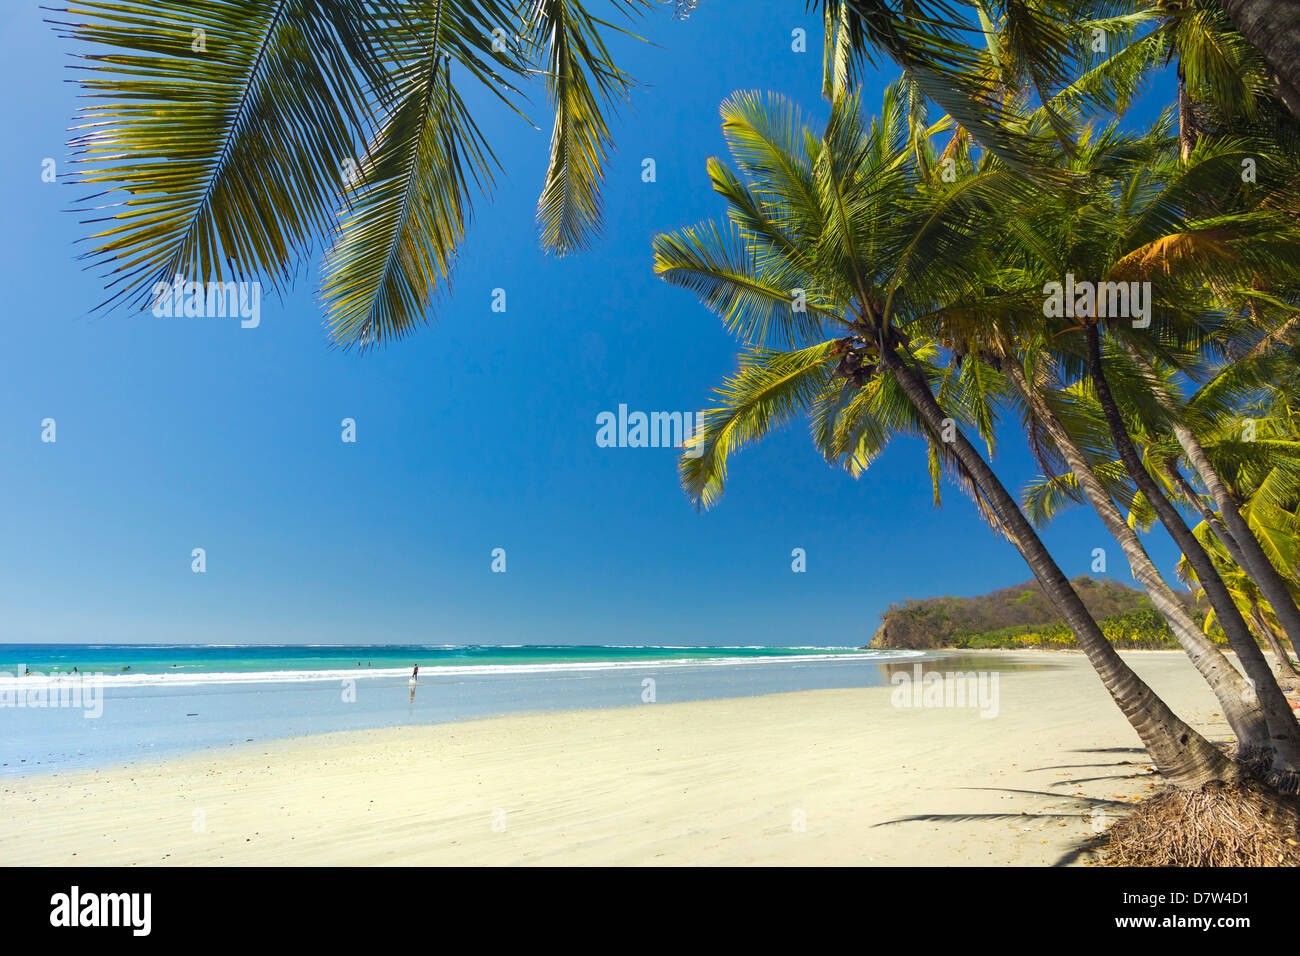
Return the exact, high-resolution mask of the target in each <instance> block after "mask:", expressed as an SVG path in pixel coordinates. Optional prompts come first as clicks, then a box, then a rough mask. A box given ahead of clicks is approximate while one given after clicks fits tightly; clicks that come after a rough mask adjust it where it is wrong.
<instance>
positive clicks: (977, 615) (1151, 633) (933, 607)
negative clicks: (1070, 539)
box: [871, 576, 1204, 649]
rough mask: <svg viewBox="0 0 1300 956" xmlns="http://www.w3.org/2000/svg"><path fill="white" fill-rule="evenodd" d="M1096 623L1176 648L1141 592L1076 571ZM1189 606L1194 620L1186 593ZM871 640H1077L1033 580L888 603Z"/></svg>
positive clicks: (1119, 638) (882, 644)
mask: <svg viewBox="0 0 1300 956" xmlns="http://www.w3.org/2000/svg"><path fill="white" fill-rule="evenodd" d="M1072 583H1073V585H1074V587H1075V589H1076V590H1077V591H1078V592H1079V595H1080V596H1081V597H1082V598H1083V600H1084V603H1085V604H1087V606H1088V610H1089V611H1090V612H1092V614H1093V616H1094V617H1095V618H1096V619H1097V621H1098V623H1099V624H1100V626H1101V630H1102V634H1103V635H1104V636H1105V637H1106V639H1107V640H1108V641H1110V642H1111V643H1112V644H1113V645H1114V646H1116V647H1119V648H1128V649H1132V648H1177V647H1178V646H1179V645H1178V641H1177V640H1176V639H1175V637H1174V635H1173V632H1172V631H1171V630H1170V628H1169V625H1168V623H1167V622H1166V621H1165V619H1164V618H1163V617H1162V616H1161V615H1160V613H1159V612H1158V611H1157V610H1156V609H1155V608H1154V607H1153V606H1152V604H1151V601H1150V599H1149V598H1148V597H1147V596H1146V594H1145V593H1143V592H1141V591H1137V590H1134V589H1133V588H1129V587H1125V586H1124V585H1122V584H1118V583H1117V582H1114V581H1107V580H1095V579H1093V578H1090V577H1087V576H1083V577H1079V578H1076V579H1075V580H1074V581H1073V582H1072ZM1185 597H1186V603H1187V606H1188V610H1189V612H1190V613H1191V614H1192V615H1193V616H1194V617H1195V618H1196V620H1197V621H1198V622H1200V621H1201V620H1202V619H1203V616H1204V615H1203V614H1202V613H1201V612H1198V611H1197V610H1196V609H1195V607H1194V605H1193V600H1192V596H1191V595H1190V594H1186V595H1185ZM881 619H882V624H881V627H880V630H878V631H877V632H876V635H875V637H874V638H873V639H872V642H871V646H872V647H877V648H909V649H918V648H927V647H967V648H991V647H1008V648H1015V647H1049V648H1069V647H1076V646H1077V644H1076V642H1075V639H1074V636H1073V634H1072V633H1071V631H1070V629H1069V627H1068V626H1066V624H1065V622H1064V621H1062V620H1061V618H1060V617H1059V616H1058V615H1057V614H1056V612H1055V610H1054V609H1053V608H1052V606H1051V605H1050V604H1049V603H1048V601H1047V599H1046V598H1045V597H1044V595H1043V593H1042V591H1041V590H1040V589H1039V587H1038V585H1037V583H1036V582H1033V581H1030V582H1027V583H1025V584H1022V585H1019V586H1017V587H1011V588H1002V589H1001V590H998V591H993V592H991V593H989V594H983V595H979V596H977V597H971V598H959V597H950V596H945V597H936V598H925V599H909V600H907V601H904V602H902V603H901V604H893V605H891V606H890V607H889V608H888V609H887V610H886V611H885V612H884V613H883V614H882V615H881Z"/></svg>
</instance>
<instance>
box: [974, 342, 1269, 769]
mask: <svg viewBox="0 0 1300 956" xmlns="http://www.w3.org/2000/svg"><path fill="white" fill-rule="evenodd" d="M1036 365H1037V367H1036V368H1035V369H1034V370H1032V372H1031V373H1030V374H1026V372H1025V370H1024V369H1023V368H1022V367H1021V365H1020V360H1019V359H1017V357H1016V356H1015V355H1004V356H1003V360H1002V362H1001V363H1000V367H1001V369H1002V370H1003V372H1004V373H1005V374H1006V376H1007V378H1008V379H1009V380H1010V381H1011V382H1012V383H1013V385H1014V386H1015V389H1016V391H1017V393H1018V394H1019V395H1020V397H1021V399H1022V401H1023V402H1024V403H1025V407H1026V409H1027V411H1028V414H1029V418H1030V428H1031V431H1032V429H1033V428H1041V429H1042V430H1043V431H1044V432H1045V433H1046V435H1047V436H1048V439H1049V440H1050V441H1051V442H1052V444H1053V445H1054V446H1055V447H1056V448H1057V450H1058V451H1059V452H1060V454H1061V456H1062V457H1063V458H1064V461H1065V464H1066V466H1067V467H1068V469H1069V472H1070V474H1071V475H1072V477H1073V479H1074V486H1075V488H1076V489H1077V491H1078V492H1079V493H1080V494H1081V495H1082V496H1083V498H1084V500H1086V501H1087V502H1088V503H1089V504H1090V505H1091V506H1092V508H1093V510H1094V511H1095V512H1096V513H1097V515H1098V516H1099V517H1100V518H1101V521H1102V524H1103V525H1105V527H1106V530H1107V531H1108V532H1110V534H1111V537H1113V538H1114V539H1115V541H1116V542H1117V543H1118V544H1119V546H1120V549H1121V550H1122V551H1123V552H1124V556H1125V558H1126V559H1127V560H1128V563H1129V569H1130V570H1131V571H1132V573H1133V577H1134V578H1136V579H1137V581H1138V582H1139V583H1140V584H1141V585H1142V587H1143V588H1144V589H1145V590H1146V592H1147V594H1148V595H1149V596H1150V598H1151V602H1152V604H1154V605H1155V607H1156V610H1157V611H1159V612H1160V614H1161V616H1162V617H1164V619H1165V620H1166V621H1167V622H1168V624H1169V627H1170V629H1171V630H1172V631H1173V633H1174V636H1175V638H1176V639H1177V640H1178V643H1179V644H1181V645H1182V647H1183V649H1184V650H1185V651H1186V652H1187V656H1188V657H1189V658H1190V659H1191V661H1192V663H1193V665H1195V667H1196V669H1197V671H1198V672H1199V673H1200V674H1201V676H1202V677H1204V678H1205V680H1206V682H1207V683H1208V684H1209V685H1210V687H1211V689H1212V690H1213V691H1214V694H1215V696H1216V697H1217V698H1218V701H1219V706H1220V707H1221V708H1222V709H1223V715H1224V718H1225V719H1226V720H1227V721H1228V725H1229V726H1230V727H1232V730H1233V733H1234V734H1235V735H1236V737H1237V751H1238V759H1240V760H1243V761H1247V762H1253V761H1256V760H1261V759H1265V758H1266V765H1267V764H1271V757H1272V747H1271V746H1270V743H1269V734H1268V725H1267V723H1266V722H1265V720H1264V716H1263V713H1262V712H1261V711H1260V709H1259V704H1258V701H1257V700H1255V699H1254V696H1253V695H1252V694H1250V693H1249V692H1248V686H1249V685H1247V684H1246V682H1245V680H1244V679H1243V678H1242V676H1241V674H1240V673H1239V672H1238V671H1237V669H1236V668H1234V667H1233V666H1232V664H1231V663H1230V662H1229V661H1228V660H1227V658H1226V657H1224V655H1223V653H1222V652H1221V651H1220V650H1219V649H1218V648H1217V647H1216V646H1215V645H1214V644H1213V642H1211V641H1210V640H1209V639H1208V638H1207V637H1206V635H1205V634H1204V633H1203V632H1202V631H1201V629H1200V628H1199V627H1197V625H1196V623H1195V622H1194V621H1193V620H1192V617H1191V614H1190V613H1188V611H1187V608H1186V607H1185V606H1184V604H1183V602H1182V601H1180V600H1179V599H1178V596H1177V595H1176V594H1174V591H1173V589H1172V588H1171V587H1170V586H1169V584H1168V583H1167V582H1166V581H1165V579H1164V577H1163V576H1162V575H1161V574H1160V571H1159V569H1158V568H1157V567H1156V565H1155V562H1154V561H1152V560H1151V556H1150V555H1149V554H1148V553H1147V550H1146V548H1145V547H1143V545H1142V542H1141V540H1140V539H1139V538H1138V536H1137V533H1136V532H1135V531H1134V530H1133V528H1132V527H1130V526H1129V524H1128V522H1127V521H1126V520H1125V519H1124V516H1123V514H1122V513H1121V512H1120V510H1119V507H1118V506H1117V505H1116V504H1115V501H1114V499H1113V498H1112V497H1111V494H1110V492H1109V491H1108V490H1107V489H1106V488H1105V486H1104V485H1103V483H1102V481H1101V480H1100V479H1099V478H1098V476H1097V472H1096V470H1095V465H1094V463H1093V461H1092V460H1091V459H1090V457H1089V455H1088V454H1087V453H1086V452H1085V451H1084V448H1083V446H1082V445H1081V443H1080V441H1079V440H1078V439H1076V438H1075V436H1074V435H1073V434H1071V430H1070V429H1069V428H1068V427H1067V425H1066V424H1065V422H1064V421H1063V420H1062V416H1061V414H1058V412H1057V411H1056V410H1055V409H1054V407H1053V406H1054V405H1057V406H1061V405H1064V404H1065V403H1064V402H1062V401H1061V393H1060V392H1059V391H1056V390H1054V389H1051V388H1050V387H1049V383H1048V381H1047V378H1048V376H1049V374H1050V372H1049V370H1048V369H1047V368H1046V367H1045V363H1044V362H1041V361H1040V362H1038V363H1036ZM1053 399H1055V401H1054V400H1053ZM1040 513H1041V514H1043V516H1044V517H1047V516H1049V515H1050V513H1051V512H1050V511H1043V512H1040Z"/></svg>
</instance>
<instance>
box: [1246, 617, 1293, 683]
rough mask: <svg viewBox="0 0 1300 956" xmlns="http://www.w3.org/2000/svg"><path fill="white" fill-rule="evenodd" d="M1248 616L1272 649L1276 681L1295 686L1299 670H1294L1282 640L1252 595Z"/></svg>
mask: <svg viewBox="0 0 1300 956" xmlns="http://www.w3.org/2000/svg"><path fill="white" fill-rule="evenodd" d="M1250 617H1251V620H1252V621H1254V622H1255V630H1257V631H1259V633H1260V634H1261V635H1262V636H1263V638H1264V641H1265V643H1267V644H1268V646H1269V649H1270V650H1272V651H1273V656H1274V657H1276V658H1277V675H1278V683H1279V684H1281V685H1282V686H1283V687H1286V686H1287V685H1291V686H1292V687H1294V686H1295V684H1296V680H1295V678H1296V677H1298V676H1300V670H1296V666H1295V664H1293V663H1291V657H1290V656H1289V655H1288V654H1287V652H1286V648H1285V647H1283V646H1282V642H1281V641H1279V640H1278V639H1277V632H1276V631H1274V630H1273V625H1272V624H1270V623H1269V620H1268V618H1267V617H1266V616H1265V614H1264V611H1263V609H1262V608H1261V607H1260V606H1259V601H1257V600H1256V599H1255V598H1254V597H1251V599H1250Z"/></svg>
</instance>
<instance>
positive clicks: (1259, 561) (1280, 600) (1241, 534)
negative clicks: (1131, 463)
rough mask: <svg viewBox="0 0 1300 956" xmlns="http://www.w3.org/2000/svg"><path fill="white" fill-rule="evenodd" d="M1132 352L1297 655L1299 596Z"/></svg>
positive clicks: (1236, 553) (1227, 540) (1237, 554)
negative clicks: (1293, 595)
mask: <svg viewBox="0 0 1300 956" xmlns="http://www.w3.org/2000/svg"><path fill="white" fill-rule="evenodd" d="M1128 353H1129V354H1130V355H1131V356H1133V357H1134V358H1135V359H1136V361H1137V362H1138V365H1139V366H1140V367H1141V368H1142V369H1143V370H1144V371H1146V372H1147V374H1148V375H1150V376H1151V378H1152V380H1153V382H1155V384H1154V385H1153V386H1152V391H1153V393H1154V394H1155V397H1156V401H1157V402H1159V403H1160V407H1161V408H1163V409H1164V410H1165V411H1166V412H1168V413H1169V415H1170V416H1171V418H1172V419H1173V423H1174V426H1173V427H1174V437H1176V438H1177V439H1178V444H1179V445H1180V446H1181V447H1182V449H1183V454H1184V455H1186V456H1187V460H1188V461H1189V462H1191V465H1192V468H1193V469H1194V470H1195V471H1196V474H1197V477H1199V478H1200V479H1201V484H1203V485H1204V486H1205V490H1206V491H1208V492H1209V493H1210V497H1211V498H1212V499H1213V500H1214V504H1215V507H1217V508H1218V509H1219V515H1220V516H1221V518H1222V521H1223V523H1224V525H1225V526H1226V529H1227V537H1220V540H1221V541H1223V544H1224V547H1226V548H1227V549H1228V553H1229V554H1231V555H1232V557H1233V560H1234V561H1236V562H1237V563H1238V564H1239V565H1240V566H1241V569H1242V570H1243V571H1245V572H1246V573H1247V574H1248V575H1250V578H1251V580H1252V581H1254V582H1255V584H1256V585H1257V586H1258V587H1259V590H1260V592H1261V593H1262V594H1263V595H1264V600H1266V601H1268V603H1269V605H1270V606H1271V607H1272V608H1273V613H1274V614H1276V615H1277V619H1278V621H1279V622H1280V623H1281V625H1282V630H1284V631H1285V632H1286V635H1287V638H1288V639H1289V640H1290V641H1291V646H1292V647H1293V648H1295V650H1296V653H1297V654H1300V607H1297V606H1296V602H1295V599H1294V598H1293V597H1292V596H1291V589H1290V588H1289V587H1287V583H1286V581H1285V580H1284V579H1283V577H1282V575H1281V574H1279V573H1278V570H1277V568H1275V567H1274V566H1273V562H1272V561H1271V560H1270V559H1269V557H1268V555H1267V554H1265V553H1264V549H1263V548H1262V547H1260V544H1259V539H1258V538H1256V537H1255V533H1254V532H1253V531H1251V530H1250V525H1248V524H1247V523H1246V519H1245V518H1243V517H1242V516H1241V504H1240V502H1238V501H1237V499H1236V497H1234V496H1233V494H1232V492H1230V491H1229V490H1228V486H1227V485H1225V484H1224V482H1223V479H1222V478H1221V477H1220V476H1219V472H1218V471H1217V470H1216V469H1215V467H1214V465H1212V464H1211V463H1210V459H1209V456H1208V455H1206V454H1205V448H1204V447H1203V446H1202V445H1201V442H1200V439H1198V438H1197V437H1196V434H1195V433H1194V432H1193V431H1192V430H1191V429H1190V428H1188V427H1187V426H1186V425H1185V424H1183V422H1182V421H1181V420H1180V419H1179V417H1178V409H1177V407H1176V406H1175V403H1174V401H1173V398H1172V397H1171V396H1170V395H1169V393H1168V392H1167V391H1166V390H1165V389H1164V387H1163V386H1162V385H1161V384H1160V381H1159V379H1158V378H1157V377H1156V374H1155V368H1154V367H1153V366H1152V365H1151V363H1150V362H1149V361H1148V360H1147V358H1146V357H1145V356H1144V355H1142V354H1140V353H1139V352H1137V351H1136V350H1135V349H1131V348H1130V349H1129V350H1128ZM1211 526H1213V525H1211ZM1215 533H1216V534H1217V533H1218V532H1217V531H1216V532H1215ZM1234 549H1235V550H1234Z"/></svg>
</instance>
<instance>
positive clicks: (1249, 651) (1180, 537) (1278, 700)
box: [1087, 323, 1300, 790]
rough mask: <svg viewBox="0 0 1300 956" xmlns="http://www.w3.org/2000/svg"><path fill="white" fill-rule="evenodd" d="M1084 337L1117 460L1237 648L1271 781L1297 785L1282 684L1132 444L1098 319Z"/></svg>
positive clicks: (1296, 738) (1299, 758)
mask: <svg viewBox="0 0 1300 956" xmlns="http://www.w3.org/2000/svg"><path fill="white" fill-rule="evenodd" d="M1087 339H1088V368H1089V371H1090V372H1091V375H1092V381H1093V385H1094V387H1095V388H1096V391H1097V401H1098V402H1099V403H1100V405H1101V408H1102V411H1103V413H1104V414H1105V416H1106V423H1107V425H1108V426H1109V427H1110V433H1111V439H1112V441H1113V442H1114V444H1115V449H1116V451H1118V452H1119V457H1120V460H1121V461H1122V462H1123V463H1124V468H1125V470H1126V471H1127V472H1128V475H1129V478H1131V479H1132V481H1133V483H1134V484H1135V485H1136V486H1137V489H1138V490H1139V491H1140V492H1142V494H1143V495H1144V496H1146V498H1147V500H1148V502H1149V503H1150V505H1151V507H1152V509H1153V510H1154V511H1155V513H1156V516H1157V517H1158V518H1159V519H1160V523H1161V524H1163V525H1164V526H1165V530H1166V531H1168V532H1169V535H1170V537H1172V538H1173V539H1174V543H1175V544H1177V545H1178V547H1179V548H1180V549H1182V552H1183V556H1184V557H1185V558H1186V559H1187V563H1188V564H1189V565H1190V566H1191V568H1192V571H1193V572H1194V573H1195V575H1196V578H1197V580H1198V581H1199V582H1200V585H1201V587H1202V588H1203V589H1204V590H1205V595H1206V597H1207V598H1209V601H1210V606H1211V607H1213V608H1214V613H1215V615H1216V616H1217V617H1218V619H1219V626H1220V627H1222V628H1223V633H1224V634H1225V635H1227V638H1228V643H1229V644H1230V645H1231V646H1232V649H1233V650H1234V651H1236V652H1237V659H1238V660H1240V661H1241V666H1242V668H1243V669H1244V670H1245V672H1246V677H1247V678H1249V679H1250V681H1251V684H1252V685H1253V688H1254V691H1255V694H1256V695H1257V696H1258V698H1259V705H1260V709H1261V710H1262V711H1263V712H1264V719H1265V720H1266V721H1267V722H1268V730H1269V737H1270V738H1271V742H1272V745H1273V751H1274V757H1273V771H1274V774H1275V778H1276V779H1275V781H1274V782H1275V783H1276V784H1277V785H1278V786H1279V787H1280V788H1282V789H1286V790H1293V789H1295V788H1296V787H1298V786H1300V723H1297V722H1296V719H1295V717H1294V715H1293V714H1292V713H1291V706H1290V704H1288V703H1287V699H1286V696H1285V695H1284V694H1283V693H1282V688H1281V687H1279V686H1278V683H1277V679H1276V678H1275V677H1274V676H1273V672H1272V671H1271V670H1270V669H1269V666H1268V661H1267V660H1265V658H1264V654H1263V652H1262V651H1261V650H1260V649H1259V645H1258V644H1256V643H1255V639H1254V637H1252V636H1251V633H1250V629H1249V628H1248V627H1246V622H1245V621H1244V620H1243V619H1242V617H1241V612H1240V611H1238V610H1237V606H1236V604H1234V603H1233V601H1232V597H1231V595H1229V594H1228V589H1227V587H1226V585H1224V583H1223V579H1222V578H1220V577H1219V573H1218V571H1216V570H1215V567H1214V563H1213V562H1212V561H1211V560H1210V556H1209V555H1208V554H1206V553H1205V549H1204V548H1202V547H1201V543H1200V542H1199V541H1197V540H1196V536H1195V535H1194V534H1192V530H1191V529H1190V528H1189V527H1187V523H1186V522H1185V521H1184V520H1183V518H1182V515H1180V514H1179V513H1178V510H1177V509H1176V508H1175V507H1174V506H1173V504H1171V503H1170V501H1169V499H1168V498H1167V497H1165V493H1164V491H1163V490H1161V488H1160V486H1159V485H1158V484H1156V481H1155V479H1154V478H1152V477H1151V475H1150V474H1149V473H1148V472H1147V470H1146V468H1145V467H1144V466H1143V464H1142V459H1141V458H1140V457H1139V456H1138V453H1137V449H1136V448H1135V447H1134V446H1133V440H1132V439H1131V438H1130V437H1129V434H1128V431H1127V430H1126V429H1125V427H1124V419H1123V417H1122V416H1121V415H1120V411H1119V406H1118V405H1116V404H1115V397H1114V395H1112V394H1111V391H1110V384H1109V383H1108V382H1107V380H1106V372H1105V368H1104V367H1103V365H1102V359H1101V333H1100V332H1099V330H1098V328H1097V325H1096V323H1090V324H1089V325H1088V327H1087Z"/></svg>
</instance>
